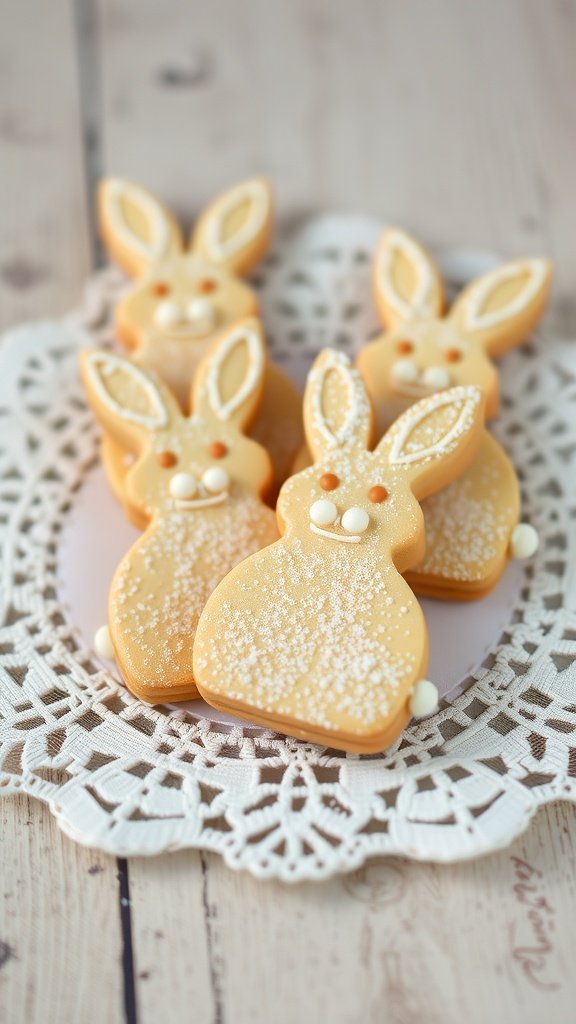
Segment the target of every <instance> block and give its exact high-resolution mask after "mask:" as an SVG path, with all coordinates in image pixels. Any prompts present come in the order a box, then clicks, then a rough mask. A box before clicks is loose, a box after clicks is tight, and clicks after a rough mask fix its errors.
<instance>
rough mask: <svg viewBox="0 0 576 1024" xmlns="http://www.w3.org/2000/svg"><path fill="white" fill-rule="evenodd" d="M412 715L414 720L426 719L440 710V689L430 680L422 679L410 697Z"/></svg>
mask: <svg viewBox="0 0 576 1024" xmlns="http://www.w3.org/2000/svg"><path fill="white" fill-rule="evenodd" d="M409 708H410V714H411V715H412V717H413V718H425V716H426V715H433V714H434V712H435V711H437V710H438V688H437V687H436V686H434V683H431V682H430V680H429V679H420V681H419V682H418V683H416V686H415V687H414V689H413V690H412V696H411V697H410V704H409Z"/></svg>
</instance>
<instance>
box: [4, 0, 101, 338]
mask: <svg viewBox="0 0 576 1024" xmlns="http://www.w3.org/2000/svg"><path fill="white" fill-rule="evenodd" d="M3 6H4V12H3V14H2V32H1V33H0V147H1V149H0V152H1V159H0V174H1V181H2V213H1V218H0V224H1V229H0V328H3V327H6V326H8V325H9V324H11V323H16V322H18V321H19V320H23V319H27V318H35V317H42V316H49V315H51V314H52V313H57V312H63V311H64V310H66V309H67V308H68V307H69V306H70V303H73V302H75V301H77V299H78V296H79V293H80V289H81V286H82V281H83V279H84V277H85V276H86V272H87V270H88V266H89V253H88V236H87V230H86V227H87V221H86V214H85V193H84V181H83V159H82V150H81V135H80V120H79V109H78V90H77V83H76V65H75V60H76V55H75V35H74V22H73V16H72V5H71V3H70V2H69V0H57V2H56V3H52V4H50V5H49V7H48V5H46V4H43V3H41V2H40V0H22V2H19V3H18V4H8V3H5V4H4V5H3Z"/></svg>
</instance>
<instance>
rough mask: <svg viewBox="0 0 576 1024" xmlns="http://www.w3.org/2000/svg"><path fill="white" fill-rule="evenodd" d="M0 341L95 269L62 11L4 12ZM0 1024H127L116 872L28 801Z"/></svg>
mask: <svg viewBox="0 0 576 1024" xmlns="http://www.w3.org/2000/svg"><path fill="white" fill-rule="evenodd" d="M3 8H4V9H3V11H2V18H1V20H2V32H1V34H0V147H1V158H0V183H1V186H2V188H1V194H2V214H1V217H0V223H1V229H0V327H6V326H8V325H9V324H11V323H15V322H17V321H19V320H21V319H25V318H29V317H42V316H50V315H52V314H55V313H58V312H60V311H64V310H65V309H66V308H68V307H69V306H70V305H72V304H73V303H74V302H76V301H77V299H78V296H79V292H80V288H81V285H82V281H83V278H84V277H85V275H86V271H87V269H88V266H89V252H88V244H87V237H88V236H87V230H86V224H87V222H86V215H85V200H84V184H83V167H82V149H81V132H80V120H79V108H78V95H77V83H76V54H75V36H74V20H73V11H72V7H71V4H70V3H69V2H68V0H57V2H54V3H51V4H49V5H48V4H44V3H42V2H40V0H22V2H19V3H18V4H8V3H5V4H3ZM0 816H1V819H2V829H1V835H0V878H1V879H2V904H1V909H0V1019H2V1021H3V1024H22V1022H24V1021H26V1022H27V1024H28V1022H30V1024H35V1022H42V1024H45V1022H53V1021H54V1022H55V1021H73V1020H77V1021H79V1020H82V1021H86V1022H91V1021H94V1022H96V1021H102V1020H107V1021H108V1020H109V1021H110V1022H115V1021H119V1020H122V1019H123V1009H122V999H123V989H122V972H121V964H120V956H121V948H122V937H121V930H120V919H119V914H118V883H117V880H116V862H115V860H114V858H111V857H105V856H102V855H100V854H95V853H91V852H90V851H88V850H85V849H84V848H82V847H79V846H76V845H75V844H73V843H72V842H70V840H69V839H66V838H65V837H64V836H63V835H62V833H61V832H60V830H59V829H58V826H57V824H56V822H55V821H54V819H53V818H52V817H51V815H50V813H49V811H48V809H47V808H46V807H43V806H41V805H40V804H39V803H37V802H36V801H30V800H28V799H26V798H18V799H7V800H4V801H3V802H2V804H1V806H0Z"/></svg>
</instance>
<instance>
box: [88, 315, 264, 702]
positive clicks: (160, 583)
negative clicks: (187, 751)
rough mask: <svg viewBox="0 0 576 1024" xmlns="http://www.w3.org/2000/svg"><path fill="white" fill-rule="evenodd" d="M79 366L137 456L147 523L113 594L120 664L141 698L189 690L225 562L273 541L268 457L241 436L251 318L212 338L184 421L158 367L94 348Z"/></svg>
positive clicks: (250, 396)
mask: <svg viewBox="0 0 576 1024" xmlns="http://www.w3.org/2000/svg"><path fill="white" fill-rule="evenodd" d="M80 365H81V373H82V379H83V382H84V386H85V389H86V393H87V396H88V400H89V402H90V404H91V406H92V408H93V410H94V412H95V414H96V416H97V417H98V419H99V421H100V423H101V424H102V426H103V427H104V429H105V430H107V431H109V432H110V434H112V435H113V436H114V437H115V439H116V440H117V441H118V442H119V443H120V444H121V445H123V446H125V447H126V448H128V449H129V450H131V451H134V452H136V453H137V456H136V461H135V462H134V464H133V465H132V466H131V468H130V470H129V472H128V475H127V477H126V485H125V501H126V503H127V505H128V508H129V511H130V512H131V513H132V512H135V514H136V513H137V514H138V515H139V516H140V517H141V522H142V523H146V524H147V527H146V531H145V533H144V535H143V536H142V537H141V538H140V539H139V540H138V541H137V542H136V543H135V544H134V545H133V547H132V548H131V549H130V551H128V553H127V554H126V555H125V557H124V558H123V559H122V561H121V562H120V564H119V566H118V568H117V570H116V573H115V575H114V579H113V581H112V586H111V590H110V599H109V608H108V618H109V627H110V635H111V640H112V644H113V647H114V651H115V655H116V659H117V661H118V665H119V667H120V671H121V673H122V676H123V678H124V680H125V682H126V684H127V686H128V687H129V688H130V690H131V691H132V692H133V693H134V694H136V696H138V697H140V698H141V699H143V700H147V701H153V702H156V701H162V702H164V701H174V700H185V699H190V698H193V697H195V696H197V691H196V686H195V683H194V675H193V671H192V644H193V641H194V633H195V629H196V623H197V621H198V617H199V615H200V612H201V611H202V608H203V606H204V603H205V601H206V599H207V597H208V596H209V594H210V593H211V592H212V590H213V589H214V587H215V586H216V585H217V584H218V583H219V582H220V580H221V579H222V577H223V576H225V575H226V573H227V572H228V571H229V570H230V569H231V568H232V566H234V565H236V564H237V563H238V562H239V561H241V560H242V559H243V558H246V557H247V556H248V555H250V554H252V553H253V552H255V551H257V550H258V549H259V548H260V547H262V546H264V545H266V544H269V543H271V542H272V541H273V540H275V539H276V538H277V537H278V529H277V526H276V521H275V517H274V513H273V512H272V511H271V510H270V509H269V508H268V507H267V506H266V505H265V504H264V503H263V501H262V498H261V495H262V494H263V493H264V491H265V489H266V487H267V486H268V485H269V483H270V479H271V475H272V471H271V465H270V459H269V457H268V455H267V453H266V451H265V450H264V449H263V448H262V447H261V446H260V445H259V444H258V443H257V442H256V441H254V440H253V439H252V438H248V437H245V436H244V433H243V431H244V430H245V428H246V427H247V426H248V425H249V423H250V422H251V421H252V420H253V419H254V416H255V414H256V411H257V408H258V403H259V401H260V399H261V395H262V387H263V381H264V374H265V365H266V354H265V348H264V343H263V339H262V334H261V331H260V327H259V323H258V321H257V320H245V321H243V322H241V323H240V324H238V325H236V326H235V327H233V328H231V329H229V330H228V331H226V332H224V333H223V334H222V335H221V336H220V337H219V338H218V339H216V340H215V341H214V342H213V344H212V346H211V347H210V349H209V351H208V352H207V353H206V355H205V357H204V359H203V360H202V361H201V363H200V365H199V367H198V370H197V372H196V374H195V377H194V383H193V394H192V400H191V408H192V410H193V412H192V414H191V415H190V416H188V417H186V416H183V415H182V412H181V410H180V407H179V405H178V403H177V402H176V399H175V398H174V396H173V394H172V392H171V391H170V389H169V388H167V387H166V385H165V384H164V383H163V382H161V381H160V379H159V378H158V377H157V376H156V375H154V374H152V373H147V372H146V371H144V370H143V369H142V368H141V367H139V366H135V365H134V363H132V362H131V361H130V360H128V359H124V358H122V357H120V356H118V355H114V354H112V353H110V352H105V351H99V350H95V349H92V350H88V351H85V352H83V353H82V354H81V362H80Z"/></svg>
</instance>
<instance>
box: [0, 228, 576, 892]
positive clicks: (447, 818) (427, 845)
mask: <svg viewBox="0 0 576 1024" xmlns="http://www.w3.org/2000/svg"><path fill="white" fill-rule="evenodd" d="M379 231H380V226H379V225H377V224H374V223H372V222H371V221H365V220H361V219H358V218H327V219H322V220H319V221H316V222H313V223H312V224H311V225H309V226H308V227H307V228H305V229H304V230H303V231H302V232H300V234H299V236H298V237H297V238H296V239H295V240H293V241H292V243H290V244H285V245H283V246H282V247H281V248H279V250H278V251H277V252H276V253H275V254H274V255H273V256H272V257H270V258H269V259H268V261H267V262H266V263H265V264H264V266H263V267H262V268H261V270H260V271H259V274H258V276H257V278H256V279H255V283H256V285H257V286H258V287H259V288H260V291H261V297H262V306H263V312H264V316H265V321H266V323H267V325H268V332H269V337H270V340H271V343H272V349H273V352H274V354H275V356H276V358H277V359H278V360H280V361H284V362H288V361H289V362H290V366H291V367H292V368H293V367H294V365H296V368H297V373H299V374H300V376H302V375H303V373H304V370H305V367H306V365H307V364H308V362H309V358H310V353H311V352H313V351H315V350H316V349H318V348H319V347H321V346H323V345H325V344H335V345H336V346H341V347H343V348H344V349H348V350H353V349H355V348H356V347H357V346H358V345H360V344H362V343H363V342H364V341H365V340H366V338H367V337H369V336H370V335H371V334H373V333H374V331H375V329H376V326H377V325H376V322H375V319H374V314H373V312H372V309H371V304H370V301H369V265H370V257H371V252H372V249H373V246H374V241H375V239H376V238H377V236H378V234H379ZM486 260H487V261H488V262H489V261H490V258H489V256H488V255H487V256H486ZM472 262H473V263H474V260H472ZM476 262H477V261H476ZM465 263H466V261H463V260H462V259H460V260H459V261H458V260H457V261H456V262H455V263H454V261H452V263H451V264H450V266H451V268H452V272H453V274H454V275H455V276H460V271H462V275H463V276H465V269H464V270H463V268H465ZM454 268H455V269H454ZM121 287H122V280H121V278H120V277H119V275H118V274H116V273H114V272H111V271H106V272H105V273H103V274H101V275H98V276H97V277H96V278H95V279H94V280H93V281H92V282H91V285H90V288H89V290H88V294H87V298H86V301H85V304H84V308H83V310H82V314H81V315H74V316H71V317H69V318H67V319H66V320H63V321H60V322H50V323H40V324H34V325H30V326H25V327H22V328H19V329H16V330H14V331H11V332H9V333H8V334H7V335H6V336H5V337H4V338H3V340H2V341H1V343H0V546H1V551H2V585H1V589H0V599H1V601H2V609H1V612H0V622H2V626H0V787H2V790H1V791H2V792H4V793H13V792H16V791H18V790H21V791H24V792H26V793H28V794H30V795H32V796H36V797H37V798H39V799H42V800H45V801H47V802H48V803H49V804H50V807H51V809H52V811H53V813H54V814H55V815H56V816H57V818H58V821H59V823H60V825H61V827H62V828H63V829H64V830H65V831H66V832H67V833H68V834H69V835H71V836H73V837H74V838H75V839H77V840H78V841H80V842H82V843H85V844H87V845H90V846H95V847H100V848H102V849H105V850H108V851H110V852H111V853H114V854H117V855H123V856H126V855H133V854H153V853H158V852H161V851H165V850H172V849H176V848H179V847H187V846H189V847H202V848H207V849H211V850H216V851H218V852H220V853H221V854H222V855H223V856H224V857H225V859H226V861H227V863H228V864H229V865H231V866H233V867H243V868H247V869H249V870H250V871H252V872H253V873H254V874H256V875H261V876H264V875H272V876H277V877H281V878H283V879H302V878H311V877H313V878H319V877H325V876H327V875H330V874H332V873H334V872H337V871H345V870H349V869H352V868H355V867H357V866H358V865H359V864H361V863H362V862H363V861H364V860H365V859H366V858H367V857H370V856H373V855H376V854H386V853H396V854H405V855H407V856H410V857H417V858H423V859H433V860H443V861H448V860H457V859H460V858H464V857H471V856H474V855H476V854H479V853H482V852H486V851H488V850H494V849H496V848H498V847H500V846H503V845H505V844H506V843H508V842H510V841H511V840H512V839H513V838H514V837H515V836H516V835H517V834H518V833H519V832H520V831H521V830H522V829H523V828H525V826H526V825H527V823H528V821H529V819H530V817H531V816H532V815H533V814H534V812H535V811H536V809H537V808H538V807H539V806H540V805H541V804H543V803H545V802H546V801H551V800H557V799H569V800H574V799H576V670H575V663H576V608H575V607H574V605H575V598H576V587H575V579H574V576H575V570H576V526H575V518H576V474H575V472H574V470H575V466H576V428H575V424H576V357H574V356H573V355H572V349H571V346H570V345H569V344H568V343H561V342H552V341H550V340H549V339H544V338H540V339H539V340H538V341H536V342H534V343H530V344H527V345H525V346H523V347H522V349H520V350H518V351H517V352H515V353H512V354H511V355H509V356H507V357H506V359H505V361H504V364H503V410H502V415H501V418H500V419H499V421H498V423H497V424H496V426H495V432H496V433H497V434H498V436H499V438H500V440H501V441H502V442H503V443H504V445H505V447H506V448H507V449H508V451H509V452H510V454H511V456H512V458H513V460H514V462H515V464H516V466H517V467H518V469H519V473H520V476H521V481H522V489H523V503H524V504H523V516H524V517H525V518H527V519H528V520H530V521H531V522H533V523H534V525H535V526H536V527H537V529H538V530H539V532H540V536H541V547H540V551H539V552H538V554H537V556H536V558H535V559H534V560H533V562H531V563H530V564H527V565H525V566H524V567H523V568H522V570H521V576H520V578H519V583H518V585H516V586H515V587H514V588H513V593H512V598H511V607H510V611H509V613H508V612H507V614H506V618H507V623H506V625H505V627H504V630H503V631H502V632H501V631H500V630H499V629H498V630H497V633H498V634H499V635H494V636H493V637H492V638H491V644H490V650H489V651H488V653H486V654H483V656H482V662H481V664H477V665H476V667H474V668H473V669H472V671H470V672H469V673H468V674H467V677H466V678H465V679H462V680H460V682H459V686H458V687H457V688H452V689H451V692H450V699H449V700H446V701H445V702H444V704H443V706H442V708H441V710H440V711H439V712H438V713H437V714H436V715H435V716H434V717H433V718H431V719H428V720H426V721H424V722H421V723H419V724H413V725H411V726H410V727H409V728H408V729H407V730H406V732H405V733H404V734H403V735H402V737H401V738H400V739H399V740H398V741H397V742H396V744H395V745H394V747H393V748H392V749H390V750H388V751H387V752H386V753H385V754H383V755H379V756H371V757H359V756H352V755H350V756H347V757H346V756H343V755H340V754H337V753H335V752H332V751H329V750H323V749H321V748H319V747H316V746H313V745H309V744H304V743H300V742H298V741H296V740H289V739H283V738H281V737H278V736H276V735H274V734H273V733H268V732H262V731H258V730H254V729H243V728H242V726H240V725H237V724H236V725H234V726H232V728H229V727H227V726H226V725H223V724H221V723H219V722H218V721H210V720H208V719H206V718H204V717H201V718H200V719H198V720H193V719H192V718H191V717H190V716H189V715H187V714H184V715H183V716H182V715H180V716H174V715H173V714H170V713H168V712H167V711H166V710H163V709H157V708H150V707H147V706H146V705H144V704H142V703H140V702H139V701H137V700H135V699H134V698H133V697H131V695H130V694H129V693H128V692H127V691H126V690H125V689H124V688H123V687H122V686H121V685H119V684H118V682H117V680H116V677H115V675H114V672H112V671H111V670H110V669H109V667H107V666H106V665H105V664H104V663H102V662H100V661H99V660H98V659H97V657H96V656H95V654H94V652H93V651H92V650H91V649H90V645H89V640H88V639H83V636H82V634H81V632H80V630H79V628H78V624H77V623H76V622H75V621H74V620H73V618H72V617H71V615H70V613H69V612H68V611H67V610H66V608H65V606H64V604H63V601H62V596H61V593H60V589H61V580H60V576H59V573H58V568H59V557H60V553H61V538H62V535H63V534H64V533H66V529H67V525H68V523H69V522H70V519H71V514H73V512H74V509H75V507H76V502H77V501H78V500H80V496H81V494H82V492H83V489H84V488H85V487H87V486H88V484H89V482H90V481H91V480H92V479H93V476H94V470H95V468H96V466H97V462H98V455H97V452H98V447H97V441H98V432H97V429H96V426H95V424H94V422H93V419H92V416H91V415H90V413H89V412H88V410H87V408H86V405H85V402H84V399H83V395H82V391H81V387H80V384H79V381H78V375H77V364H76V353H77V350H78V347H79V346H81V345H83V344H87V343H90V344H94V343H101V342H102V341H103V340H106V338H107V336H108V335H109V333H110V329H109V326H108V325H109V316H110V306H111V303H112V302H113V300H114V298H115V296H116V295H117V293H118V290H119V289H121ZM299 353H301V355H300V354H299ZM94 514H95V516H97V515H98V509H97V508H96V509H95V510H94ZM488 600H490V599H488ZM438 607H440V606H438ZM472 607H477V608H478V609H480V608H481V605H477V606H472ZM437 614H438V615H441V616H444V619H445V623H446V622H450V621H451V620H450V619H447V618H446V616H450V615H454V614H455V613H454V609H453V606H451V605H445V606H442V609H441V610H440V611H438V612H437ZM478 615H479V617H481V616H482V612H481V611H480V610H479V611H478ZM454 621H455V620H454ZM431 632H432V637H431V640H432V644H433V643H434V633H433V630H431ZM500 632H501V635H500ZM455 694H456V695H455Z"/></svg>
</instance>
